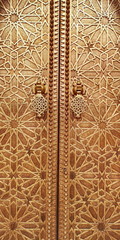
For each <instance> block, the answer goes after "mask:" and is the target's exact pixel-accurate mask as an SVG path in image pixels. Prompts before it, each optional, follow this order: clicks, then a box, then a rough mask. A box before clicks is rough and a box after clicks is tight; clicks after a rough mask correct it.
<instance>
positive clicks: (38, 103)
mask: <svg viewBox="0 0 120 240" xmlns="http://www.w3.org/2000/svg"><path fill="white" fill-rule="evenodd" d="M31 108H32V110H33V111H34V112H35V113H36V114H37V117H41V116H42V115H43V114H44V113H45V111H46V110H47V100H46V99H45V98H44V96H43V95H42V94H41V93H37V94H36V96H35V98H34V100H33V101H32V105H31Z"/></svg>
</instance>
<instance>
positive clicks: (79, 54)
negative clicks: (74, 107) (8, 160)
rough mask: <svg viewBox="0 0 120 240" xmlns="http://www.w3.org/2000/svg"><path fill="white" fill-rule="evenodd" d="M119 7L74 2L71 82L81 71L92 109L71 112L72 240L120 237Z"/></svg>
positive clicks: (93, 1)
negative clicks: (82, 111)
mask: <svg viewBox="0 0 120 240" xmlns="http://www.w3.org/2000/svg"><path fill="white" fill-rule="evenodd" d="M119 11H120V6H119V3H118V1H114V0H113V1H109V0H106V1H103V0H101V1H98V0H90V1H80V0H76V1H72V3H71V26H70V33H71V39H70V51H71V58H70V66H71V73H70V75H71V85H72V82H73V81H76V78H77V76H78V75H79V76H80V79H81V82H82V84H83V86H84V87H85V90H86V96H85V98H86V100H87V104H88V107H87V109H86V111H85V112H84V113H82V114H81V115H82V116H81V119H76V118H75V117H74V116H73V113H72V112H71V120H70V168H69V173H68V174H69V181H70V184H69V200H68V204H69V210H68V211H69V223H68V224H69V225H68V226H69V239H70V240H72V239H75V240H79V239H86V240H113V239H116V240H117V239H120V215H119V214H120V150H119V147H120V114H119V112H120V106H119V95H120V89H119V85H120V84H119V83H120V82H119V80H120V79H119V76H120V70H119V69H120V51H119V48H120V45H119V41H120V39H119V35H120V15H119ZM71 100H72V96H71Z"/></svg>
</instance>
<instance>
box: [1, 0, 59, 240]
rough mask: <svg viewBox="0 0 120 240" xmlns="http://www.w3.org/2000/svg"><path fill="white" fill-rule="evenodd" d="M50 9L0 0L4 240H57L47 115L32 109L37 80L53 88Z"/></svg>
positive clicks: (28, 0) (42, 1)
mask: <svg viewBox="0 0 120 240" xmlns="http://www.w3.org/2000/svg"><path fill="white" fill-rule="evenodd" d="M49 9H50V1H47V0H35V1H33V0H19V1H18V0H0V141H1V146H0V239H1V240H28V239H31V240H40V239H41V240H48V239H49V240H50V239H51V238H54V237H52V236H54V235H55V226H54V222H55V220H54V219H52V220H51V216H52V215H53V214H54V213H53V212H54V209H53V210H51V204H53V202H54V199H53V202H52V201H51V198H52V194H53V193H52V192H54V198H55V187H54V190H53V186H52V184H53V180H52V177H51V171H52V165H49V169H48V139H49V138H50V135H49V132H48V129H49V114H47V113H45V115H44V116H42V117H41V118H38V117H37V116H36V114H35V113H34V112H33V111H32V109H31V102H32V100H33V98H34V96H35V94H34V89H33V88H34V86H35V83H36V82H37V80H38V78H39V77H41V75H42V80H43V81H45V82H46V85H47V86H48V85H49V82H48V76H49V48H50V47H49V35H48V32H49V29H50V26H49V22H50V17H51V16H50V11H49ZM51 9H53V6H52V5H51ZM51 11H52V10H51ZM55 15H56V18H57V11H56V13H55ZM56 37H57V35H56ZM56 59H57V55H56ZM45 98H46V101H48V98H49V97H48V94H47V95H46V96H45ZM54 114H55V111H54ZM53 124H54V122H53ZM55 137H56V135H55ZM51 157H52V162H53V161H54V160H53V155H51ZM49 159H50V158H49ZM55 161H56V160H55ZM49 163H50V161H49ZM50 164H51V163H50ZM54 167H55V165H54ZM55 168H56V167H55ZM54 172H55V171H54ZM48 174H49V176H48ZM48 185H49V186H48ZM51 189H52V190H51ZM51 202H52V203H51ZM54 207H55V204H54ZM54 215H55V214H54ZM48 219H49V221H48ZM51 226H52V227H51ZM51 228H52V230H51ZM53 229H54V230H53Z"/></svg>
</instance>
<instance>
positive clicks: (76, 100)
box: [71, 80, 87, 118]
mask: <svg viewBox="0 0 120 240" xmlns="http://www.w3.org/2000/svg"><path fill="white" fill-rule="evenodd" d="M72 94H73V96H74V97H73V99H72V101H71V110H72V112H73V113H74V116H75V117H76V118H81V114H82V113H83V112H85V110H86V108H87V102H86V100H85V97H84V95H85V91H84V88H83V85H82V83H81V82H80V80H78V81H77V83H76V84H75V83H73V89H72Z"/></svg>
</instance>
